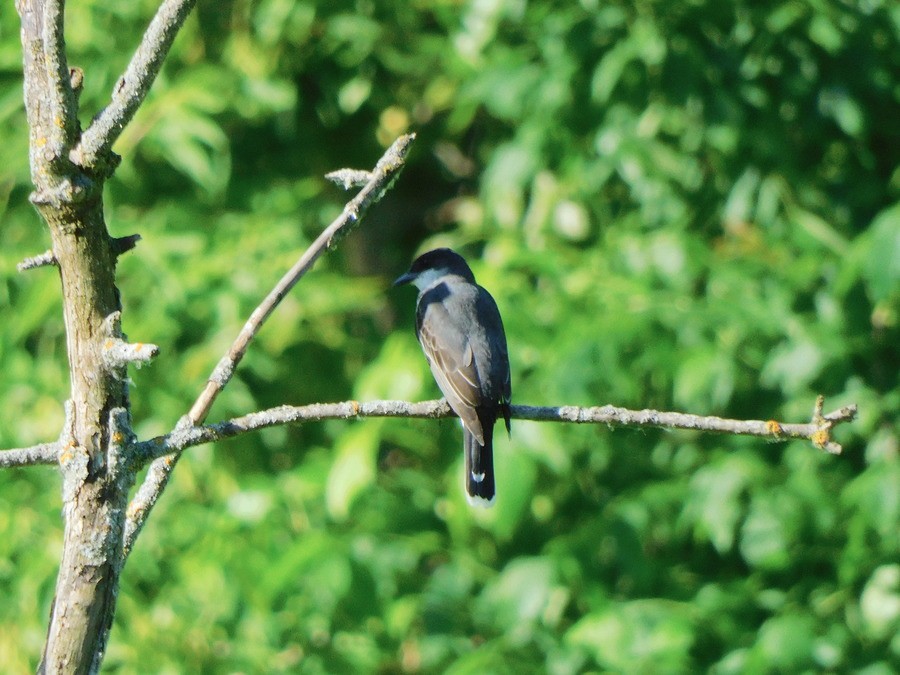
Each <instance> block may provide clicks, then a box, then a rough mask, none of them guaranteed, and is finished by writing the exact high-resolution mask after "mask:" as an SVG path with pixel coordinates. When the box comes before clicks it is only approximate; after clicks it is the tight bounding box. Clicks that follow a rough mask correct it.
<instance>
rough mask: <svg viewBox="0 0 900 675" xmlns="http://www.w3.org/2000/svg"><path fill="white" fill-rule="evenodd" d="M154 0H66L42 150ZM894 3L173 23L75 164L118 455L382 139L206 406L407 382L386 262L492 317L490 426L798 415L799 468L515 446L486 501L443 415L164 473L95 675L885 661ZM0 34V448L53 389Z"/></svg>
mask: <svg viewBox="0 0 900 675" xmlns="http://www.w3.org/2000/svg"><path fill="white" fill-rule="evenodd" d="M155 6H156V3H155V2H149V1H146V2H138V3H136V2H122V1H119V2H104V3H69V6H68V7H67V9H68V21H69V23H68V31H67V41H68V45H69V50H70V61H71V63H73V64H75V65H79V66H81V67H82V68H84V70H85V86H84V92H83V94H82V97H81V101H82V107H83V110H84V114H83V116H82V122H83V124H87V123H88V122H89V120H90V117H91V115H92V114H93V113H94V112H95V111H96V110H98V109H99V108H100V107H102V105H104V102H105V101H106V100H107V96H108V92H109V91H110V90H111V89H112V87H113V86H114V84H115V81H116V78H117V77H118V75H119V73H120V72H121V70H122V68H123V67H124V65H125V64H126V63H127V59H128V58H129V56H130V54H131V51H132V50H133V48H134V46H135V44H136V43H137V40H138V38H139V35H140V31H141V30H142V28H143V26H144V25H145V24H146V22H147V20H148V19H149V17H150V16H151V15H152V12H153V11H154V8H155ZM898 26H900V14H898V9H897V7H896V6H895V4H894V3H889V2H884V1H881V0H873V1H870V2H856V3H854V2H849V3H838V2H834V1H833V0H822V1H821V2H815V3H796V2H788V1H786V0H768V1H766V2H762V3H755V4H752V5H732V4H729V3H716V2H711V1H709V0H705V1H704V0H700V1H698V2H669V3H653V2H642V3H637V4H635V3H625V2H611V3H599V2H596V0H582V2H579V3H553V2H548V1H545V2H534V3H525V2H521V1H517V2H493V3H492V2H471V3H421V2H418V3H351V2H344V1H341V2H332V3H315V2H296V1H294V0H264V1H262V2H257V3H246V2H224V3H213V4H208V5H204V4H203V3H200V6H198V8H197V10H196V15H195V16H194V17H193V18H192V19H191V20H189V22H188V25H187V26H186V28H185V30H184V32H183V34H182V35H180V36H179V38H178V40H177V41H176V43H175V46H174V48H173V52H172V55H171V58H170V59H169V61H168V62H167V65H166V67H165V69H164V71H163V73H162V75H161V77H160V79H159V81H158V82H157V83H156V85H155V86H154V89H153V91H152V93H151V95H150V97H149V99H148V101H147V103H146V105H145V106H144V107H143V108H142V110H141V111H140V113H139V114H138V116H137V118H136V119H135V122H134V123H133V124H132V125H131V126H130V127H129V128H128V129H127V130H126V132H125V133H124V135H123V136H122V138H121V140H120V141H119V142H118V144H117V146H116V149H117V151H118V152H120V153H121V154H122V155H123V162H122V165H121V167H120V169H119V170H118V172H117V173H116V176H115V178H114V179H113V180H112V181H111V183H110V184H109V186H108V189H107V193H106V196H107V214H108V222H109V226H110V229H111V231H112V233H113V234H114V235H117V236H118V235H124V234H130V233H132V232H140V233H141V234H142V235H143V241H142V242H141V243H140V244H139V246H138V247H137V249H136V250H135V252H133V253H129V254H128V255H126V256H125V257H123V259H122V260H121V263H120V290H121V293H122V301H123V305H124V314H123V322H124V329H125V331H126V332H127V333H128V334H129V335H130V336H131V338H132V339H135V340H140V341H146V342H153V343H157V344H159V345H160V346H161V347H162V354H161V356H160V357H159V358H158V359H157V360H156V361H155V362H154V363H153V364H152V365H151V366H148V367H145V368H143V369H141V370H139V371H134V372H132V373H131V378H132V380H133V387H132V400H133V403H134V421H135V426H136V430H137V432H138V433H139V435H140V436H141V437H149V436H152V435H154V434H160V433H164V432H166V431H167V430H169V429H170V428H171V427H172V425H173V424H174V423H175V421H176V420H177V419H178V417H179V416H180V415H181V414H183V413H184V411H185V410H186V409H187V407H188V406H189V405H190V402H191V401H192V400H193V397H195V396H196V395H197V393H198V392H199V390H200V388H201V385H202V384H203V382H204V381H205V378H206V377H207V375H208V374H209V372H210V371H211V369H212V367H213V366H214V365H215V363H216V361H217V359H218V357H219V355H220V354H221V353H222V351H223V350H224V349H225V348H226V347H227V345H228V344H229V342H230V340H231V339H232V337H233V336H234V335H235V334H236V332H237V331H238V330H239V329H240V327H241V325H242V324H243V321H244V320H245V319H246V317H247V316H248V315H249V313H250V311H252V309H253V307H254V306H255V305H256V303H257V302H258V300H259V298H261V297H262V295H263V294H264V293H265V292H266V290H267V289H268V288H270V287H271V285H272V284H273V283H274V282H275V281H276V280H277V278H278V277H279V276H280V275H281V274H282V272H283V271H284V270H285V269H287V267H289V266H290V264H292V262H293V261H294V260H295V258H296V257H297V255H298V253H299V251H301V250H302V249H303V248H304V247H305V246H306V245H307V244H308V242H309V241H310V240H311V239H312V237H314V236H315V235H316V234H317V233H318V232H319V231H320V229H321V228H322V227H323V225H324V224H326V223H327V222H328V221H329V220H330V219H331V218H333V217H334V215H336V214H337V213H338V211H339V209H340V208H341V205H342V202H343V199H344V195H342V194H341V193H340V192H339V191H338V190H337V189H336V188H335V187H333V186H330V185H329V184H328V183H327V182H326V181H324V179H323V178H322V177H321V176H322V174H323V173H324V172H326V171H329V170H332V169H336V168H340V167H343V166H353V167H358V168H365V167H368V166H370V165H371V164H372V162H373V161H374V160H375V158H377V157H378V156H379V154H380V152H381V150H382V148H383V147H384V146H385V145H386V144H387V143H389V142H390V141H392V140H393V139H394V138H395V137H396V135H397V134H399V133H401V132H403V131H406V130H408V129H414V130H416V131H417V133H418V134H419V140H418V141H417V143H416V146H415V150H414V153H413V154H414V156H413V158H412V161H411V163H410V165H409V166H408V168H407V169H406V171H405V173H404V174H403V176H402V178H401V180H400V181H399V182H398V184H397V185H396V186H395V188H394V190H393V191H392V192H391V193H390V194H389V196H388V197H387V198H386V199H385V200H384V201H383V202H382V203H380V204H379V205H378V207H377V208H376V210H375V213H373V214H372V216H371V217H370V218H369V219H368V220H367V222H366V223H365V224H364V225H363V226H362V227H361V228H360V229H359V230H358V231H356V232H355V233H354V234H353V235H352V236H351V237H350V238H348V239H346V240H345V241H344V242H342V244H341V248H340V250H339V251H338V252H336V253H333V254H329V256H327V257H326V258H325V259H323V260H322V261H320V263H319V264H318V265H317V267H316V268H315V270H314V271H313V272H312V273H311V274H310V275H309V276H308V277H306V278H305V279H304V280H303V281H302V282H301V283H300V284H299V285H298V286H297V287H296V289H294V291H292V293H291V295H290V296H289V297H288V298H287V299H286V300H285V302H284V303H283V304H282V306H281V307H280V308H279V310H278V311H277V312H276V314H275V315H274V316H273V317H272V319H271V321H270V322H269V324H268V325H267V326H266V328H265V329H264V330H263V331H262V333H261V334H260V335H259V337H258V339H257V340H256V341H255V342H254V344H253V346H252V347H251V350H250V353H249V355H248V357H247V358H246V359H245V361H244V362H243V363H242V364H241V367H240V369H239V371H238V374H237V377H236V378H235V380H234V381H233V382H232V384H231V385H230V386H229V388H228V389H227V390H226V393H225V394H223V396H222V397H221V398H220V400H219V402H218V403H217V406H216V408H215V410H214V411H213V417H214V418H215V419H223V418H225V417H228V416H229V415H233V414H240V413H244V412H247V411H250V410H254V409H258V408H263V407H268V406H273V405H278V404H281V403H285V402H287V403H297V404H300V403H307V402H314V401H330V400H343V399H347V398H357V399H375V398H405V399H420V398H431V397H434V396H436V395H437V389H436V387H435V386H434V384H433V383H432V381H431V379H430V375H429V373H428V369H427V366H426V365H425V363H424V359H423V358H422V356H421V354H420V352H419V350H418V346H417V345H416V344H415V339H414V337H413V334H412V313H413V310H412V308H413V297H412V296H411V294H410V293H409V292H407V291H403V290H399V291H396V292H394V291H390V290H388V282H389V280H390V279H391V278H393V277H394V276H396V275H397V274H398V273H399V272H401V271H402V270H404V269H405V268H406V266H407V264H408V262H409V260H410V259H411V258H412V256H413V255H414V253H415V252H416V250H418V249H424V248H426V247H433V246H437V245H452V246H454V247H458V248H460V249H462V250H463V252H464V253H466V254H467V256H468V257H469V259H470V260H471V262H472V264H473V267H474V269H475V273H476V276H477V277H478V279H479V281H480V282H481V283H482V284H483V285H484V286H486V287H487V288H489V289H490V290H491V292H492V293H493V295H494V296H495V297H496V298H497V301H498V304H499V306H500V308H501V311H502V313H503V315H504V320H505V322H506V329H507V333H508V336H509V341H510V350H511V359H512V367H513V396H514V402H518V403H530V404H536V405H552V404H581V405H594V404H597V405H600V404H604V403H614V404H617V405H626V406H631V407H656V408H664V409H669V408H673V409H681V410H686V411H690V412H695V413H701V414H716V415H722V416H732V417H739V418H757V419H770V418H776V419H779V420H785V421H802V420H806V419H808V417H809V415H810V413H811V410H812V404H813V401H814V399H815V396H816V394H818V393H823V394H825V395H826V396H828V405H829V407H838V406H840V405H843V404H847V403H851V402H856V403H858V404H859V406H860V417H859V419H858V421H857V422H855V423H854V424H853V425H852V426H851V427H846V428H842V429H841V430H840V432H839V434H838V436H839V438H838V440H839V441H840V442H841V443H843V444H844V447H845V453H844V455H843V456H840V457H832V456H824V455H823V454H821V453H819V452H817V451H816V450H815V449H813V448H812V446H811V445H810V444H808V443H792V444H788V445H768V444H765V443H763V442H760V441H758V440H751V439H738V438H731V437H711V436H703V435H697V434H692V433H672V432H669V433H666V432H655V431H648V432H635V431H615V432H613V431H610V430H608V429H604V428H587V427H580V426H575V425H549V424H545V425H538V424H534V423H526V422H516V423H514V425H513V433H512V438H511V440H509V441H507V440H506V439H504V438H501V437H499V436H500V434H498V440H497V446H498V447H497V455H498V457H497V465H498V471H499V476H498V495H499V496H498V501H497V504H496V506H495V508H494V509H492V510H490V511H481V510H478V511H473V510H471V509H470V508H469V507H468V506H467V505H466V503H465V500H464V499H463V497H462V493H461V470H462V469H461V463H462V462H461V459H462V458H461V453H460V446H461V437H460V433H459V429H458V425H457V424H456V423H454V422H451V421H444V422H439V423H436V422H431V421H412V420H411V421H400V420H366V421H356V422H330V423H324V424H316V425H306V426H301V427H294V428H290V429H273V430H268V431H266V432H265V433H261V434H257V435H252V436H245V437H242V438H240V439H236V440H233V441H229V442H226V443H221V444H217V445H216V446H215V447H203V448H197V449H193V450H191V451H190V452H189V457H187V458H186V460H185V461H183V462H182V463H181V464H180V466H179V468H178V471H177V472H176V474H175V478H174V480H173V483H172V485H171V486H170V488H169V489H168V491H167V493H166V495H165V497H164V498H163V499H162V500H161V503H160V506H159V508H158V509H157V510H156V512H155V513H154V515H153V517H152V518H151V520H150V522H149V524H148V527H147V529H146V531H145V533H144V535H143V536H142V538H141V539H140V541H139V543H138V546H137V549H136V551H135V553H134V555H133V556H132V558H131V559H130V561H129V563H128V566H127V568H126V570H125V574H124V577H123V585H122V589H121V592H120V594H119V601H118V613H117V615H116V621H115V626H114V629H113V633H112V640H111V643H110V646H109V653H108V656H107V659H106V662H105V670H106V671H107V672H117V671H121V672H223V673H224V672H240V671H243V672H298V671H300V672H309V673H318V672H322V673H330V672H373V671H385V672H396V671H408V672H443V671H446V672H452V673H474V672H478V673H485V672H498V673H503V672H510V673H522V672H550V673H553V674H558V675H563V674H565V673H576V672H584V671H610V672H636V673H640V672H653V673H657V672H664V673H665V672H673V673H674V672H703V671H712V672H717V673H745V672H751V673H752V672H804V671H807V672H817V671H835V672H849V671H860V672H866V673H887V672H892V671H893V669H895V668H896V665H897V663H898V661H900V640H898V638H897V635H898V634H900V568H898V565H897V561H898V559H900V534H898V533H900V458H898V452H900V450H898V437H897V415H898V410H900V388H898V377H897V373H898V367H900V357H898V349H897V345H898V344H900V331H898V319H900V267H898V265H900V263H898V261H900V170H898V165H900V162H898V159H900V157H898V148H900V122H898V116H897V110H898V108H900V95H898V89H897V84H896V73H898V72H900V30H898ZM20 64H21V55H20V52H19V47H18V19H17V17H16V16H15V11H14V7H13V3H3V4H2V5H0V139H2V146H3V147H4V149H5V154H4V157H5V160H6V161H5V162H4V165H3V166H2V167H0V216H2V224H0V251H2V257H0V275H2V277H0V278H2V283H0V311H2V315H3V318H4V320H3V321H2V322H0V372H2V373H3V376H2V378H0V400H2V401H3V406H2V409H0V447H18V446H25V445H29V444H33V443H38V442H43V441H47V440H51V439H53V438H55V437H56V435H57V434H58V430H59V427H60V424H61V421H62V412H61V410H62V405H61V402H62V401H63V400H64V398H65V396H66V389H67V383H66V376H65V366H66V358H65V339H64V335H63V332H62V322H61V318H60V314H61V313H60V311H59V292H58V281H57V279H56V276H55V273H54V272H52V271H47V270H42V271H34V272H29V273H27V274H24V275H19V274H17V273H16V272H15V263H16V262H17V261H18V260H21V259H22V258H24V257H26V256H29V255H34V254H36V253H38V252H40V251H41V250H43V249H45V248H46V247H47V246H48V237H47V234H46V231H45V230H44V229H43V227H42V225H41V223H40V222H39V219H38V217H37V215H36V214H35V212H34V211H33V209H32V208H31V206H30V205H29V204H28V201H27V196H28V192H29V189H30V181H29V171H28V164H27V137H28V134H27V129H26V127H25V118H24V110H23V106H22V94H21V65H20ZM60 531H61V528H60V517H59V478H58V476H57V474H56V472H55V471H54V470H52V469H48V468H43V469H28V470H24V469H23V470H14V471H5V472H2V473H0V597H2V598H4V601H3V602H0V666H2V668H0V669H2V670H3V671H4V672H23V671H27V670H31V669H33V667H34V664H35V662H36V660H37V657H38V655H39V653H40V647H41V644H42V640H43V632H44V629H45V624H46V616H47V611H48V607H49V603H50V600H51V598H52V594H53V582H54V570H55V565H56V564H57V561H58V555H59V546H60V539H61V537H60Z"/></svg>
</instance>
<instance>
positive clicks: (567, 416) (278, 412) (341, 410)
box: [137, 399, 856, 463]
mask: <svg viewBox="0 0 900 675" xmlns="http://www.w3.org/2000/svg"><path fill="white" fill-rule="evenodd" d="M511 412H512V417H513V418H515V419H522V420H531V421H535V422H573V423H579V424H605V425H607V426H611V427H658V428H664V429H690V430H695V431H706V432H715V433H728V434H738V435H745V436H760V437H764V438H767V439H769V440H771V441H786V440H789V439H792V438H804V439H808V440H810V441H812V442H813V443H814V444H815V445H816V447H818V448H819V449H822V450H827V451H829V452H833V453H837V452H840V449H841V448H840V446H839V445H837V444H836V443H834V442H832V441H831V437H830V430H831V429H832V428H833V427H834V426H836V425H838V424H840V423H842V422H849V421H850V420H852V419H853V418H854V417H855V416H856V406H855V405H850V406H846V407H844V408H841V409H840V410H837V411H835V412H833V413H830V414H828V415H824V416H820V417H819V419H818V420H814V421H812V422H809V423H806V424H786V423H781V422H776V421H775V420H768V421H761V420H732V419H725V418H722V417H704V416H701V415H690V414H686V413H676V412H661V411H658V410H628V409H626V408H617V407H615V406H611V405H605V406H598V407H585V408H582V407H578V406H554V407H537V406H527V405H514V406H512V407H511ZM453 416H455V415H454V413H453V411H452V410H451V409H450V406H449V405H447V402H446V401H445V400H443V399H441V400H438V401H425V402H422V403H407V402H405V401H371V402H368V403H359V402H357V401H343V402H341V403H313V404H311V405H306V406H280V407H278V408H270V409H269V410H261V411H259V412H254V413H250V414H248V415H244V416H243V417H236V418H234V419H230V420H227V421H225V422H220V423H218V424H208V425H205V426H196V427H186V428H181V429H177V430H175V431H173V432H172V433H170V434H166V435H164V436H158V437H156V438H153V439H151V440H149V441H144V442H143V443H139V444H138V447H137V450H138V455H139V458H138V461H139V462H142V463H143V462H148V461H151V460H153V459H156V458H158V457H162V456H164V455H168V454H170V453H173V452H180V451H182V450H184V449H186V448H189V447H192V446H195V445H202V444H203V443H209V442H212V441H219V440H223V439H226V438H232V437H234V436H239V435H241V434H244V433H247V432H250V431H254V430H256V429H264V428H266V427H272V426H278V425H283V424H297V423H301V422H315V421H321V420H330V419H353V418H362V417H416V418H431V419H438V418H443V417H453Z"/></svg>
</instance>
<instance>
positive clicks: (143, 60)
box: [71, 0, 196, 168]
mask: <svg viewBox="0 0 900 675" xmlns="http://www.w3.org/2000/svg"><path fill="white" fill-rule="evenodd" d="M195 4H196V0H164V2H163V3H162V5H160V7H159V10H157V12H156V16H154V17H153V20H152V21H151V22H150V25H149V26H148V28H147V32H146V33H144V37H143V39H142V40H141V44H140V46H139V47H138V49H137V51H136V52H135V54H134V56H133V57H132V59H131V63H129V64H128V68H127V69H126V70H125V74H124V75H122V77H121V78H120V79H119V81H118V82H117V83H116V87H115V89H114V90H113V94H112V100H111V102H110V104H109V105H108V106H106V108H104V109H103V111H102V112H101V113H100V114H99V115H98V116H97V117H96V118H95V119H94V121H93V122H92V123H91V125H90V126H89V127H88V128H87V129H86V130H85V132H84V133H83V134H82V137H81V141H80V143H79V144H78V146H77V147H76V148H75V149H74V150H73V151H72V156H71V159H72V161H73V162H75V163H76V164H78V165H79V166H82V167H85V168H95V167H97V166H98V165H99V164H103V163H104V162H105V160H106V157H107V155H108V153H109V151H110V149H111V148H112V146H113V143H115V142H116V140H117V139H118V138H119V135H120V134H121V133H122V130H123V129H124V128H125V126H126V125H127V124H128V123H129V122H130V121H131V118H132V117H134V114H135V112H137V109H138V108H139V107H140V105H141V103H143V101H144V98H145V97H146V96H147V92H148V91H150V87H151V86H152V85H153V82H154V81H155V80H156V76H157V75H158V74H159V71H160V69H161V68H162V64H163V61H165V59H166V56H167V55H168V53H169V48H170V47H171V46H172V43H173V42H174V41H175V36H176V35H177V34H178V31H179V30H180V29H181V26H182V25H184V22H185V20H186V19H187V16H188V14H189V13H190V11H191V9H193V7H194V5H195Z"/></svg>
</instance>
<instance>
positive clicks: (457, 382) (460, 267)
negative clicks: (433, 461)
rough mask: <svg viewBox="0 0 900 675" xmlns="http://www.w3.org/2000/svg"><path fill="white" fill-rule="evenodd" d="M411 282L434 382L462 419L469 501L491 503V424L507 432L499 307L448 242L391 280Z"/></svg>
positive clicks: (505, 366)
mask: <svg viewBox="0 0 900 675" xmlns="http://www.w3.org/2000/svg"><path fill="white" fill-rule="evenodd" d="M407 283H412V284H413V285H414V286H415V287H416V288H418V290H419V295H418V298H417V300H416V337H417V338H418V340H419V344H420V345H421V346H422V351H423V352H425V358H426V359H427V360H428V365H429V366H430V367H431V373H432V375H434V379H435V381H436V382H437V385H438V387H439V388H440V390H441V393H443V395H444V397H445V398H446V399H447V403H449V404H450V408H451V409H452V410H453V412H455V413H456V414H457V415H458V416H459V418H460V420H461V421H462V425H463V451H464V453H465V472H466V473H465V483H464V485H465V490H466V497H467V499H468V501H469V503H470V504H473V505H477V506H490V505H491V504H493V502H494V497H495V493H496V485H495V479H494V458H493V437H494V424H495V423H496V421H497V419H498V418H499V417H500V416H502V417H503V419H504V420H505V422H506V432H507V434H509V433H510V423H509V420H510V399H511V392H512V385H511V381H510V374H509V351H508V349H507V345H506V332H505V331H504V330H503V320H502V319H501V318H500V310H499V309H497V303H496V302H495V301H494V298H493V297H491V294H490V293H488V292H487V291H486V290H485V289H484V288H482V287H481V286H479V285H478V283H477V282H476V281H475V275H474V274H473V273H472V270H471V268H470V267H469V265H468V263H466V261H465V259H464V258H463V257H462V256H461V255H459V254H458V253H456V252H455V251H452V250H451V249H449V248H438V249H434V250H432V251H428V252H427V253H423V254H422V255H420V256H419V257H418V258H416V259H415V260H414V261H413V262H412V265H410V268H409V271H408V272H406V273H405V274H403V275H401V276H400V277H398V278H397V279H396V281H394V286H401V285H403V284H407Z"/></svg>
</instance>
